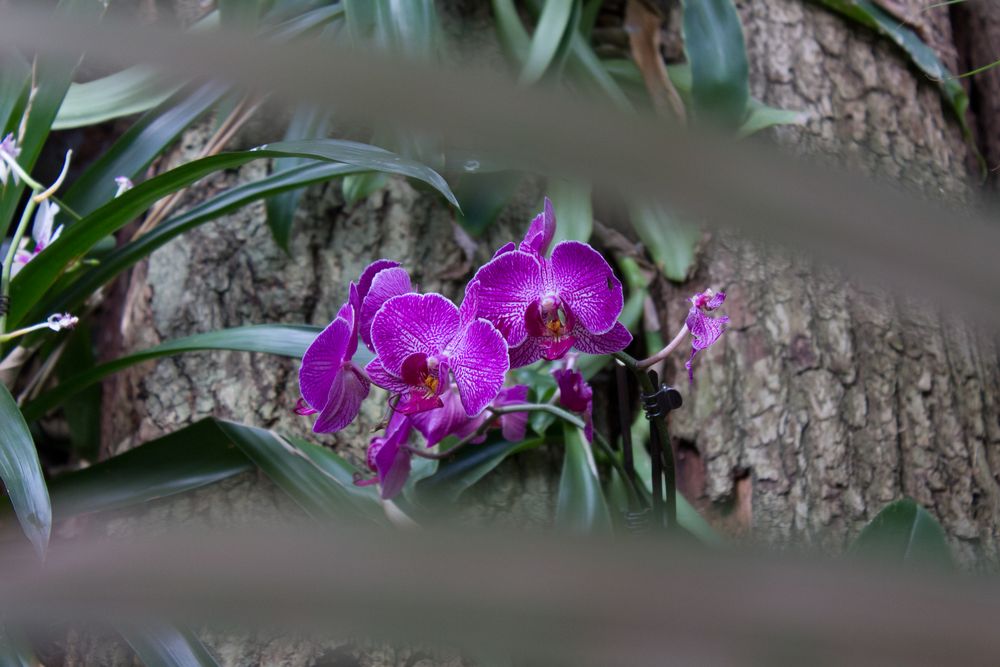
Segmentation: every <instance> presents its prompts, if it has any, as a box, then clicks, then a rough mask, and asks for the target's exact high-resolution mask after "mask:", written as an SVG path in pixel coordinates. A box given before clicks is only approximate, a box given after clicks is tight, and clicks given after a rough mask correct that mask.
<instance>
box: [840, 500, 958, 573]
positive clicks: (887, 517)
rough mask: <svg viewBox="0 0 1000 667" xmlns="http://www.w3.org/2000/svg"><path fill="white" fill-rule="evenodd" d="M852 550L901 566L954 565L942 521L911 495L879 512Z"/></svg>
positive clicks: (858, 553) (855, 552) (862, 532)
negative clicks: (938, 520) (939, 521)
mask: <svg viewBox="0 0 1000 667" xmlns="http://www.w3.org/2000/svg"><path fill="white" fill-rule="evenodd" d="M851 553H853V554H857V555H860V556H863V557H871V558H876V559H880V560H885V561H887V562H890V563H896V564H899V565H949V566H950V565H953V564H954V562H953V560H952V555H951V548H950V547H949V546H948V538H947V536H946V535H945V532H944V529H943V528H941V524H939V523H938V522H937V520H936V519H935V518H934V517H933V516H931V514H930V512H928V511H927V510H925V509H924V508H923V507H921V506H920V505H919V504H917V502H916V501H914V500H912V499H910V498H904V499H902V500H897V501H896V502H894V503H891V504H889V505H886V506H885V507H884V508H883V509H882V511H880V512H879V513H878V514H876V515H875V518H874V519H872V520H871V523H869V524H868V525H867V526H865V528H864V530H862V531H861V534H860V535H858V539H857V540H855V542H854V544H853V545H851Z"/></svg>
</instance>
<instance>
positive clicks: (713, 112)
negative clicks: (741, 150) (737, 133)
mask: <svg viewBox="0 0 1000 667" xmlns="http://www.w3.org/2000/svg"><path fill="white" fill-rule="evenodd" d="M682 4H683V10H682V11H683V15H682V31H683V34H684V52H685V54H686V55H687V61H688V64H689V65H690V66H691V77H692V79H691V94H692V98H693V101H694V107H695V114H696V115H697V116H698V117H699V118H701V119H703V120H715V121H718V122H720V123H722V124H723V125H724V126H731V127H735V126H737V125H738V124H739V123H740V121H741V120H742V118H743V117H744V116H745V114H746V109H747V104H748V103H749V100H750V64H749V61H748V60H747V53H746V44H745V42H744V39H743V26H742V24H741V23H740V16H739V13H738V12H737V11H736V7H735V6H734V5H733V2H732V0H684V2H683V3H682Z"/></svg>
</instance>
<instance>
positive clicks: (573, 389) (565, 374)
mask: <svg viewBox="0 0 1000 667" xmlns="http://www.w3.org/2000/svg"><path fill="white" fill-rule="evenodd" d="M552 375H553V377H555V379H556V384H557V385H558V386H559V405H561V406H562V407H564V408H566V409H567V410H571V411H572V412H577V413H579V414H581V415H583V421H584V424H585V426H584V429H583V433H584V435H585V436H587V441H588V442H593V441H594V390H593V389H592V388H591V386H590V385H589V384H588V383H587V381H586V380H585V379H584V378H583V374H582V373H580V371H576V370H572V369H570V368H559V369H556V370H554V371H552Z"/></svg>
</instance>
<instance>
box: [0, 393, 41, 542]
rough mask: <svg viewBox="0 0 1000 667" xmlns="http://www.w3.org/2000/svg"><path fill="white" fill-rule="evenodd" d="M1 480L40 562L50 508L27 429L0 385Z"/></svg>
mask: <svg viewBox="0 0 1000 667" xmlns="http://www.w3.org/2000/svg"><path fill="white" fill-rule="evenodd" d="M0 479H2V480H3V484H4V486H5V487H6V488H7V495H8V496H9V497H10V502H11V504H12V505H13V506H14V512H15V513H17V519H18V521H20V522H21V528H22V529H23V530H24V534H25V535H26V536H27V537H28V539H29V540H31V544H32V545H33V546H34V547H35V551H36V552H38V556H39V557H40V558H44V557H45V551H46V549H47V548H48V546H49V534H50V533H51V532H52V505H51V503H50V502H49V492H48V489H47V488H46V487H45V477H44V476H43V475H42V466H41V463H39V461H38V452H36V451H35V443H34V441H33V440H32V438H31V433H30V432H29V431H28V425H27V424H26V423H25V421H24V417H23V416H21V411H20V410H18V408H17V403H16V402H15V401H14V397H13V396H11V395H10V392H9V391H8V390H7V387H5V386H3V385H2V384H0Z"/></svg>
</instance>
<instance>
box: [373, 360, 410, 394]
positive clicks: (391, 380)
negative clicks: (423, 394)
mask: <svg viewBox="0 0 1000 667" xmlns="http://www.w3.org/2000/svg"><path fill="white" fill-rule="evenodd" d="M365 372H366V373H368V377H369V378H370V379H371V381H372V384H374V385H376V386H378V387H382V388H383V389H385V390H386V391H391V392H394V393H398V392H402V391H406V390H407V389H409V385H407V384H406V383H405V382H403V380H402V379H401V378H399V377H397V376H395V375H393V374H392V373H390V372H389V371H387V370H385V367H384V366H383V365H382V361H381V360H380V359H379V358H378V357H375V358H374V359H372V360H371V361H369V362H368V365H367V366H365Z"/></svg>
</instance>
